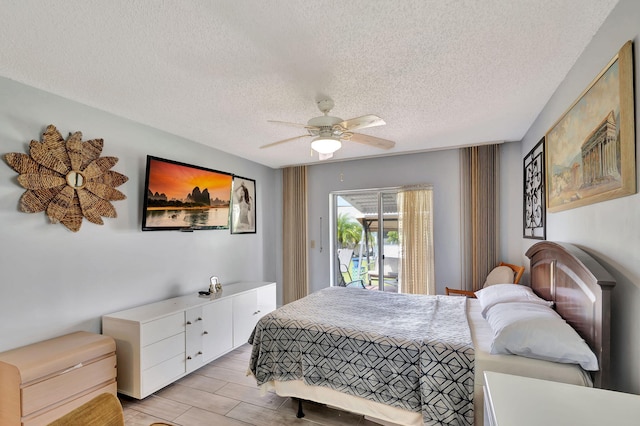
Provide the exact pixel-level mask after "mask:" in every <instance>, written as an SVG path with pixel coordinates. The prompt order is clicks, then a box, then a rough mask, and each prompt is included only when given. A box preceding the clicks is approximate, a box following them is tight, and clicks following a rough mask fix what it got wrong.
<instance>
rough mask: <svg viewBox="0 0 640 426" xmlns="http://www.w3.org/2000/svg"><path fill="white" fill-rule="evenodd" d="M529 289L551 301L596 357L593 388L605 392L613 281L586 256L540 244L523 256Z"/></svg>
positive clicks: (569, 248) (563, 246) (555, 245)
mask: <svg viewBox="0 0 640 426" xmlns="http://www.w3.org/2000/svg"><path fill="white" fill-rule="evenodd" d="M526 255H527V257H528V258H529V260H530V268H531V269H530V273H531V288H532V289H533V290H534V291H535V292H536V294H538V296H540V297H542V298H544V299H546V300H552V301H553V302H554V303H555V309H556V311H557V312H558V313H559V314H560V315H561V316H562V317H563V318H564V319H565V320H566V321H567V322H568V323H569V324H571V326H572V327H573V328H574V329H576V331H578V333H579V334H580V336H582V338H583V339H584V340H585V341H586V342H587V344H588V345H589V346H590V347H591V349H592V350H593V352H594V353H595V354H596V356H597V357H598V364H599V366H600V370H599V371H597V372H595V374H594V376H593V384H594V386H595V387H598V388H603V389H608V388H609V387H610V383H609V373H610V362H611V359H610V323H611V322H610V319H611V310H610V305H611V290H612V289H613V287H614V286H615V285H616V281H615V280H614V278H613V277H612V276H611V274H609V272H607V271H606V270H605V269H604V268H603V267H602V265H600V264H599V263H598V262H597V261H596V260H595V259H594V258H592V257H591V256H590V255H589V254H587V253H585V252H584V251H583V250H581V249H579V248H578V247H576V246H574V245H572V244H568V243H557V242H551V241H541V242H539V243H536V244H534V245H533V246H532V247H531V248H530V249H529V250H527V253H526Z"/></svg>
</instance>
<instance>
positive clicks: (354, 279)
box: [331, 189, 400, 292]
mask: <svg viewBox="0 0 640 426" xmlns="http://www.w3.org/2000/svg"><path fill="white" fill-rule="evenodd" d="M331 204H332V244H331V248H332V259H334V261H333V262H332V266H333V268H332V269H333V270H332V278H333V282H332V285H341V286H345V285H346V286H349V287H360V288H362V287H364V288H367V289H369V290H379V291H390V292H398V289H399V285H400V283H399V281H398V267H399V263H400V250H399V241H398V207H397V190H396V189H383V190H358V191H340V192H334V193H332V194H331ZM380 271H382V273H380Z"/></svg>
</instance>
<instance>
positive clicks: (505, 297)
mask: <svg viewBox="0 0 640 426" xmlns="http://www.w3.org/2000/svg"><path fill="white" fill-rule="evenodd" d="M474 294H475V295H476V297H477V298H478V300H479V301H480V306H481V307H482V316H483V317H485V318H486V315H487V311H488V310H489V308H491V307H492V306H494V305H497V304H498V303H506V302H528V303H536V304H539V305H544V306H553V302H550V301H548V300H544V299H542V298H540V297H538V296H537V295H536V294H535V293H534V292H533V290H531V287H527V286H525V285H520V284H494V285H492V286H489V287H486V288H483V289H481V290H478V291H476V292H475V293H474Z"/></svg>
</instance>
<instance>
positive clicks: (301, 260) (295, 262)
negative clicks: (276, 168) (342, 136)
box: [282, 166, 309, 304]
mask: <svg viewBox="0 0 640 426" xmlns="http://www.w3.org/2000/svg"><path fill="white" fill-rule="evenodd" d="M282 195H283V197H282V198H283V208H282V213H283V214H282V231H283V232H282V234H283V237H282V238H283V242H282V248H283V265H282V301H283V303H284V304H287V303H290V302H293V301H296V300H298V299H301V298H303V297H304V296H306V295H307V294H308V293H309V272H308V262H309V260H308V259H309V258H308V252H307V167H306V166H299V167H287V168H285V169H283V172H282Z"/></svg>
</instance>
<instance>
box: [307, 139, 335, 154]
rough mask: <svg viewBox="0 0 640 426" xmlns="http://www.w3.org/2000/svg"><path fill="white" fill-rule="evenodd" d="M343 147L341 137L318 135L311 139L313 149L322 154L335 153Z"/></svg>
mask: <svg viewBox="0 0 640 426" xmlns="http://www.w3.org/2000/svg"><path fill="white" fill-rule="evenodd" d="M341 147H342V142H340V139H337V138H334V137H330V136H318V137H317V138H315V139H314V140H313V141H311V149H313V150H314V151H316V152H319V153H320V154H333V153H334V152H336V151H337V150H339V149H340V148H341Z"/></svg>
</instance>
